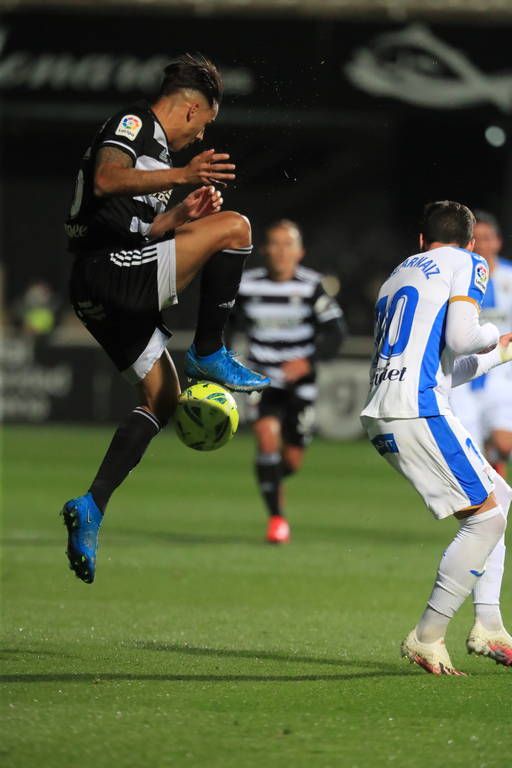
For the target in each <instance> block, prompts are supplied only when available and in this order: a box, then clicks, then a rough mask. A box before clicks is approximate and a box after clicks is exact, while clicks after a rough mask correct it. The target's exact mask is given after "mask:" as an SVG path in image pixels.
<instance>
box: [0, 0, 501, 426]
mask: <svg viewBox="0 0 512 768" xmlns="http://www.w3.org/2000/svg"><path fill="white" fill-rule="evenodd" d="M2 5H3V16H2V19H1V22H0V92H1V99H2V101H1V118H2V188H1V209H2V223H1V245H2V272H1V277H2V279H1V283H2V294H3V317H2V320H3V326H4V335H5V341H6V343H5V344H3V345H2V362H3V371H4V398H3V410H4V417H5V419H6V420H7V421H8V422H29V423H42V422H47V421H66V422H70V421H84V422H107V421H112V420H116V419H117V418H118V417H119V416H121V415H122V414H124V413H125V411H126V409H127V407H128V405H129V403H130V402H131V397H132V393H131V392H130V390H129V388H127V387H126V386H125V385H124V384H123V382H122V381H121V380H120V378H119V377H117V375H116V374H115V372H114V369H113V368H112V367H111V366H110V364H109V362H108V361H107V360H106V359H105V358H104V356H103V353H102V352H101V351H100V350H99V349H98V348H97V347H96V346H95V344H94V342H92V340H90V339H89V337H88V336H87V334H86V332H85V331H84V330H83V329H82V328H81V326H80V325H79V324H78V323H77V321H76V320H75V318H74V316H73V315H72V313H71V311H70V308H69V306H68V300H67V280H68V273H69V268H70V257H69V256H68V255H67V254H66V251H65V238H64V231H63V220H64V216H65V213H66V210H67V206H68V202H69V199H70V195H71V190H72V186H73V181H74V173H75V171H76V168H77V166H78V161H79V158H80V156H81V153H82V152H83V151H84V149H85V148H86V146H87V144H88V142H89V141H90V139H91V136H92V134H93V132H94V130H95V129H96V127H97V126H98V125H99V124H100V123H101V122H102V121H103V120H104V119H105V118H106V117H107V116H108V115H109V114H110V113H112V112H113V111H114V110H116V109H117V108H119V107H120V106H122V105H123V104H128V103H129V102H130V101H131V100H132V99H136V98H138V97H140V95H141V94H146V95H148V94H149V95H151V93H152V92H153V91H154V90H155V88H156V87H157V85H158V82H159V76H160V72H161V69H162V65H163V64H164V63H165V62H166V60H167V59H168V58H169V57H170V56H171V55H173V54H175V53H177V52H180V51H185V50H201V51H204V52H205V53H207V54H208V55H210V56H211V57H212V58H213V59H214V60H215V61H216V62H217V63H218V64H220V66H221V69H222V71H223V73H224V78H225V85H226V96H225V101H224V105H223V108H222V110H221V115H220V119H219V120H218V122H217V123H216V125H215V127H214V128H212V130H211V133H210V135H209V136H208V137H207V145H208V146H210V145H212V146H215V147H216V148H218V149H222V150H227V151H229V152H231V154H232V156H233V157H234V158H235V159H236V161H237V163H238V173H239V175H238V179H237V182H236V185H235V186H233V187H232V188H230V189H229V190H228V191H227V193H226V195H225V198H226V206H227V207H228V208H229V207H231V208H235V209H237V210H240V211H242V212H244V213H247V214H248V215H249V216H250V218H251V220H252V223H253V228H254V233H255V242H256V244H257V243H258V242H259V241H260V240H261V234H262V228H263V226H264V225H265V224H266V223H267V222H269V221H271V220H272V219H275V218H277V217H282V216H286V217H290V218H293V219H296V220H297V221H298V222H300V224H301V225H302V226H303V228H304V233H305V239H306V245H307V249H308V255H307V263H308V264H309V265H310V266H313V267H316V268H318V269H320V270H322V271H324V272H325V273H327V274H329V275H331V279H330V280H329V285H330V287H331V289H332V291H333V292H338V298H339V300H340V303H341V304H342V306H343V307H344V309H345V312H346V315H347V319H348V324H349V328H350V332H351V336H350V339H349V341H348V343H347V344H346V346H345V348H344V350H343V356H342V358H340V360H339V361H336V362H334V363H329V364H325V365H324V366H323V367H322V370H321V373H320V381H321V385H322V390H323V393H324V396H323V397H321V398H320V413H319V417H320V429H321V431H322V432H323V433H324V434H325V435H327V436H331V437H350V436H353V435H356V434H357V433H358V429H359V422H358V418H357V414H358V411H359V406H360V403H361V400H362V399H363V398H364V394H365V388H366V376H367V360H368V356H369V353H370V349H371V339H370V334H371V326H372V304H373V299H374V295H375V290H376V287H377V285H378V283H379V281H380V280H381V278H382V277H383V275H384V274H385V273H386V272H387V270H388V269H389V268H390V266H391V265H392V264H394V263H395V262H396V261H397V259H401V258H403V257H404V255H405V254H407V253H409V252H412V251H414V249H415V247H416V223H417V218H418V214H419V212H420V209H421V207H422V205H423V203H424V202H425V201H427V200H429V199H433V198H445V197H451V198H455V199H460V200H462V201H464V202H466V203H467V204H469V205H470V206H478V207H482V208H488V209H490V210H491V211H493V212H495V213H496V214H497V216H498V217H499V218H500V219H501V221H502V223H503V227H504V232H505V238H506V252H505V253H506V255H511V252H512V247H511V241H510V232H511V223H510V213H509V212H510V210H512V142H511V135H512V117H511V113H512V53H511V48H510V35H511V32H512V2H511V1H510V0H322V1H321V2H320V1H319V0H302V1H301V0H190V1H186V0H125V2H123V3H120V2H112V1H111V0H103V2H101V3H99V2H87V1H86V0H70V2H64V1H62V2H59V3H52V2H48V0H40V1H39V2H24V1H23V0H18V1H17V2H13V1H12V0H4V2H3V4H2ZM186 159H187V158H186V156H184V157H183V158H180V157H177V158H176V161H177V163H178V164H179V163H180V162H181V161H182V160H183V162H185V161H186ZM257 261H258V256H256V257H255V258H254V260H253V263H257ZM194 299H195V295H194V287H192V288H191V289H190V295H189V298H188V299H187V300H186V301H184V302H183V303H182V304H181V305H180V306H179V307H178V308H177V309H175V310H172V316H171V317H170V318H169V324H170V327H171V328H174V329H175V331H177V333H176V335H175V337H174V340H173V342H172V350H173V352H174V354H175V355H176V357H177V360H178V363H179V362H180V354H181V352H182V350H183V349H184V348H186V346H187V345H188V342H189V338H190V330H191V328H192V325H193V322H194V315H195V307H196V305H195V300H194Z"/></svg>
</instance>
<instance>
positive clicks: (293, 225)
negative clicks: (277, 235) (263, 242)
mask: <svg viewBox="0 0 512 768" xmlns="http://www.w3.org/2000/svg"><path fill="white" fill-rule="evenodd" d="M281 227H288V228H290V229H295V230H297V232H298V234H299V240H300V241H301V243H302V240H303V237H302V229H301V228H300V227H299V225H298V224H297V222H296V221H292V219H278V220H277V221H273V222H272V224H269V225H268V226H267V227H265V238H266V239H268V236H269V234H270V232H272V231H273V230H274V229H281Z"/></svg>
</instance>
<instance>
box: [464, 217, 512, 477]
mask: <svg viewBox="0 0 512 768" xmlns="http://www.w3.org/2000/svg"><path fill="white" fill-rule="evenodd" d="M475 217H476V224H475V250H476V251H477V253H478V254H479V255H480V256H483V258H484V259H485V260H486V262H487V264H488V265H489V285H488V286H487V291H486V294H485V298H484V301H483V304H482V315H481V319H482V320H490V321H491V322H493V323H494V324H495V325H496V326H497V327H498V329H499V330H500V331H501V333H505V331H507V330H508V329H509V328H512V263H511V262H510V261H507V260H506V259H503V258H502V257H501V256H500V255H499V254H500V251H501V248H502V245H503V240H502V236H501V232H500V226H499V224H498V222H497V221H496V219H495V218H494V216H493V215H492V214H490V213H486V212H485V211H475ZM451 405H452V408H453V411H454V413H455V415H456V416H458V417H459V419H460V420H461V421H462V423H463V424H464V426H465V427H466V429H468V430H469V432H471V434H472V435H473V436H474V437H475V439H476V442H477V445H478V446H480V447H482V448H483V449H484V450H485V454H486V456H487V458H488V459H489V461H490V463H491V464H492V466H493V467H494V469H495V470H496V471H497V472H499V474H500V475H501V476H502V477H504V478H506V476H507V463H508V461H509V460H510V456H511V454H512V366H506V367H505V368H495V369H494V370H493V371H490V372H489V373H488V374H487V375H485V376H480V377H479V378H478V379H474V381H471V382H469V383H468V384H464V385H463V386H461V387H457V388H456V389H454V390H453V391H452V395H451Z"/></svg>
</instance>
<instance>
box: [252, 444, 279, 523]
mask: <svg viewBox="0 0 512 768" xmlns="http://www.w3.org/2000/svg"><path fill="white" fill-rule="evenodd" d="M256 476H257V478H258V485H259V487H260V493H261V495H262V496H263V499H264V500H265V504H266V505H267V509H268V512H269V514H270V515H282V514H283V512H282V509H281V498H280V497H281V493H280V491H281V479H282V469H281V456H280V454H279V453H260V454H259V456H258V457H257V459H256Z"/></svg>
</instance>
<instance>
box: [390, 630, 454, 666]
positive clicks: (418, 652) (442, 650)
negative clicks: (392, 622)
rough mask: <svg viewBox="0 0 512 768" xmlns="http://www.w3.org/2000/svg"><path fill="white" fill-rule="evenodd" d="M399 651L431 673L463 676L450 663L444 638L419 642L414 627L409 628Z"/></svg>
mask: <svg viewBox="0 0 512 768" xmlns="http://www.w3.org/2000/svg"><path fill="white" fill-rule="evenodd" d="M400 652H401V654H402V656H403V657H404V658H405V659H409V661H410V662H411V664H418V665H419V666H420V667H422V668H423V669H424V670H425V671H426V672H430V674H431V675H456V676H459V677H465V673H464V672H460V671H459V670H458V669H455V667H454V666H453V664H452V660H451V659H450V654H449V653H448V651H447V650H446V645H445V644H444V640H436V642H435V643H421V642H420V641H419V640H418V638H417V637H416V628H414V629H413V630H411V632H409V634H408V635H407V637H406V638H405V640H404V641H403V643H402V645H401V648H400Z"/></svg>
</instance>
